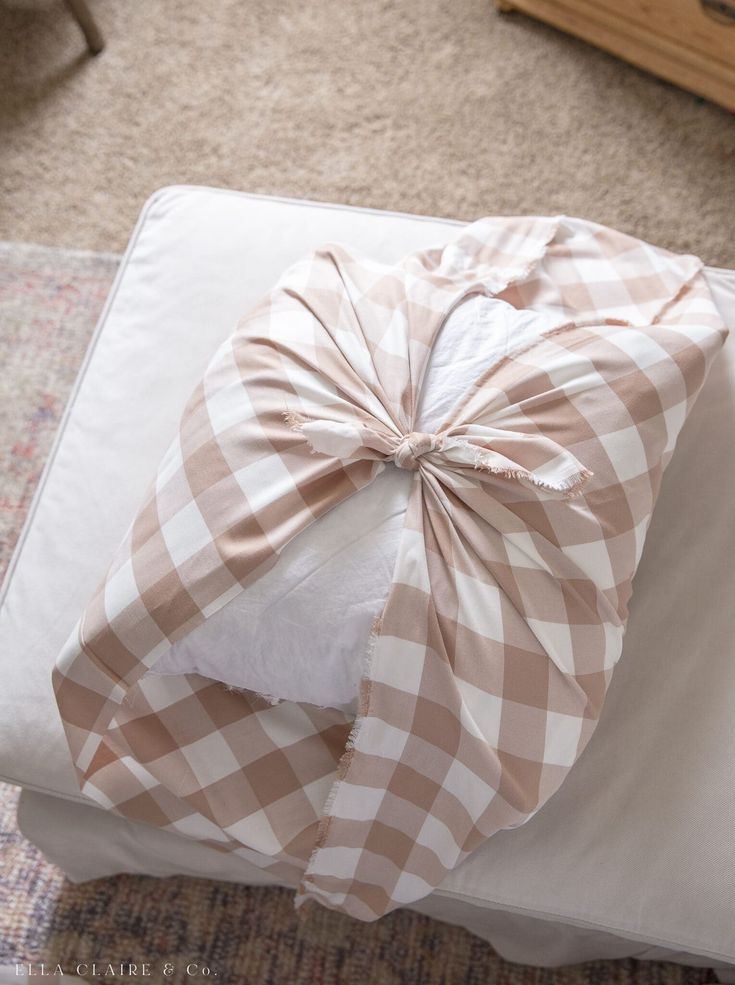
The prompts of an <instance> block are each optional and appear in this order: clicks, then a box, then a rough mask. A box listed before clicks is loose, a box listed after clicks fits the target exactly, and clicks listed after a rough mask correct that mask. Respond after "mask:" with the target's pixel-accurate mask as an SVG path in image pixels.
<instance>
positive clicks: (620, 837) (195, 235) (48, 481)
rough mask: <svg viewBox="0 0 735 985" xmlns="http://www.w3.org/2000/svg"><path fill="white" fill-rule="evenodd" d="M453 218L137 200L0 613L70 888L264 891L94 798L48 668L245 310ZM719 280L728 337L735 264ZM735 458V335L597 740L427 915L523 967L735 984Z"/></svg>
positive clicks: (29, 760) (192, 196)
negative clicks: (575, 966) (322, 249)
mask: <svg viewBox="0 0 735 985" xmlns="http://www.w3.org/2000/svg"><path fill="white" fill-rule="evenodd" d="M453 225H456V224H453V223H450V222H448V221H445V220H436V219H425V218H421V217H416V216H403V215H395V214H389V213H379V212H370V211H366V210H360V209H349V208H340V207H334V206H325V205H317V204H313V203H305V202H295V201H284V200H279V199H269V198H259V197H255V196H248V195H242V194H238V193H234V192H223V191H218V190H213V189H206V188H186V187H174V188H166V189H163V190H162V191H160V192H158V193H156V194H155V195H154V196H153V197H152V198H151V199H150V201H149V202H148V203H147V205H146V206H145V208H144V210H143V213H142V216H141V218H140V221H139V223H138V226H137V228H136V230H135V233H134V235H133V238H132V240H131V243H130V246H129V248H128V251H127V253H126V256H125V259H124V261H123V263H122V266H121V269H120V273H119V275H118V278H117V281H116V283H115V286H114V288H113V290H112V293H111V296H110V300H109V301H108V304H107V307H106V309H105V311H104V313H103V315H102V318H101V320H100V324H99V326H98V329H97V332H96V335H95V338H94V341H93V343H92V345H91V346H90V350H89V353H88V355H87V359H86V361H85V365H84V367H83V369H82V372H81V374H80V377H79V380H78V382H77V386H76V388H75V391H74V394H73V396H72V399H71V402H70V405H69V408H68V409H67V412H66V415H65V418H64V421H63V423H62V425H61V428H60V431H59V437H58V440H57V443H56V446H55V448H54V451H53V453H52V455H51V458H50V461H49V465H48V467H47V469H46V472H45V474H44V477H43V480H42V481H41V483H40V485H39V489H38V492H37V495H36V498H35V500H34V503H33V506H32V508H31V512H30V515H29V518H28V521H27V524H26V527H25V530H24V533H23V536H22V538H21V541H20V543H19V545H18V548H17V550H16V553H15V557H14V559H13V563H12V565H11V567H10V570H9V572H8V576H7V580H6V583H5V586H4V595H3V596H2V599H1V602H2V604H1V607H0V777H1V778H4V779H7V780H9V781H10V782H11V783H17V784H20V785H21V786H23V787H24V788H25V789H24V791H23V794H22V797H21V807H20V824H21V828H22V830H23V831H24V833H25V834H26V835H27V836H28V837H29V838H30V839H31V840H32V841H34V842H35V843H36V844H37V845H38V846H39V847H40V848H41V849H42V850H43V851H44V852H45V853H46V855H47V856H48V857H49V858H50V859H52V860H53V861H54V862H56V863H57V864H58V865H60V866H61V867H62V868H63V869H64V870H65V871H66V872H67V873H68V875H69V876H70V877H71V878H72V879H75V880H82V879H89V878H96V877H99V876H104V875H109V874H112V873H116V872H123V871H124V872H139V873H148V874H153V875H171V874H175V873H184V874H190V875H197V876H209V877H212V878H219V879H230V880H234V881H239V882H243V883H256V882H258V883H264V882H272V881H273V880H272V879H271V878H270V877H268V876H265V875H264V874H263V873H262V872H261V871H260V870H257V869H255V868H253V867H252V866H250V865H249V864H248V863H246V862H244V861H243V860H239V859H237V858H234V857H229V856H222V855H220V854H219V853H217V852H214V851H212V850H210V849H207V848H204V847H202V846H201V845H198V844H195V843H191V842H188V841H184V840H183V839H181V838H179V837H178V836H176V835H173V834H171V833H168V832H165V831H163V830H160V829H157V828H153V827H147V826H145V825H142V824H135V823H132V822H130V821H126V820H123V819H121V818H118V817H116V816H114V815H112V814H109V813H106V812H104V811H102V810H100V809H98V808H97V807H95V806H94V805H92V804H90V802H89V801H87V800H86V799H85V798H83V797H82V796H81V794H80V793H79V792H78V789H77V785H76V781H75V778H74V775H73V772H72V767H71V763H70V760H69V756H68V752H67V747H66V742H65V740H64V735H63V731H62V726H61V722H60V720H59V718H58V714H57V712H56V706H55V702H54V699H53V694H52V690H51V677H50V675H51V668H52V665H53V663H54V660H55V657H56V654H57V652H58V650H59V649H60V647H61V645H62V643H63V641H64V640H65V638H66V636H67V635H68V633H69V631H70V629H71V627H72V626H73V624H74V622H75V620H76V618H77V616H78V615H79V613H80V611H81V609H82V608H83V606H84V605H85V603H86V602H87V600H88V598H89V596H90V595H91V593H92V591H93V589H94V587H95V585H96V583H97V582H98V580H99V579H100V578H101V577H102V575H103V573H104V571H105V569H106V567H107V564H108V561H109V559H110V557H111V554H112V551H113V549H114V548H115V547H116V545H117V543H118V542H119V540H120V538H121V536H122V534H123V532H124V530H125V528H126V526H127V524H128V522H129V520H130V518H131V516H132V515H133V513H134V511H135V508H136V506H137V504H138V502H139V500H140V499H141V497H142V495H143V492H144V489H145V487H146V484H147V482H148V480H149V479H150V477H151V475H152V473H153V471H154V468H155V466H156V464H157V462H158V459H159V457H160V455H161V454H162V453H163V451H164V449H165V448H166V446H167V444H168V442H169V440H170V438H171V436H172V435H173V433H174V430H175V427H176V422H177V419H178V416H179V413H180V411H181V408H182V406H183V403H184V401H185V399H186V397H187V396H188V394H189V391H190V390H191V389H192V387H193V385H194V383H195V382H196V381H197V379H198V377H199V376H200V374H201V372H202V370H203V368H204V366H205V365H206V363H207V361H208V359H209V356H210V354H211V353H212V351H213V349H214V348H215V346H216V345H217V344H218V343H219V342H220V341H221V340H222V339H223V338H224V337H225V336H226V335H228V334H229V333H230V331H231V330H232V328H233V326H234V324H235V322H236V320H237V319H238V317H239V316H240V315H241V314H243V313H244V311H245V310H246V309H247V308H248V307H249V306H250V305H251V304H252V303H253V302H254V301H255V300H256V299H257V298H258V297H259V296H260V295H261V294H263V293H264V292H265V291H266V290H267V289H268V288H269V287H270V286H271V285H272V284H273V282H274V281H275V280H276V278H277V276H278V275H279V274H280V272H281V271H282V269H283V268H284V267H285V266H286V265H287V264H289V263H291V262H292V261H294V260H295V259H297V258H298V257H299V256H300V255H302V254H303V253H305V252H306V251H307V250H309V249H311V248H313V247H314V246H316V245H317V244H319V243H320V242H322V241H325V240H335V239H336V240H342V241H344V242H348V243H349V244H351V245H352V246H354V247H356V248H358V249H361V250H363V251H365V252H367V253H371V254H374V255H375V256H378V257H380V258H381V259H384V260H394V259H397V258H398V257H399V256H400V255H401V254H403V253H405V252H407V251H409V250H412V249H415V248H417V247H419V246H424V245H426V244H428V243H431V242H435V241H441V240H443V239H446V238H447V235H448V234H451V227H452V226H453ZM708 277H709V280H710V284H711V286H712V289H713V291H714V293H715V298H716V300H717V302H718V305H719V306H720V307H721V310H722V312H723V314H724V315H725V318H726V320H728V321H729V324H730V326H731V327H732V328H733V329H735V272H732V271H723V270H709V271H708ZM172 353H173V354H174V356H173V358H172V356H171V354H172ZM734 449H735V339H730V340H729V341H728V342H727V343H726V345H725V348H724V350H723V354H722V356H721V357H720V358H719V360H718V362H717V364H716V366H715V369H714V371H713V373H712V375H711V377H710V379H709V381H708V383H707V385H706V387H705V389H704V392H703V394H702V396H701V397H700V400H699V402H698V404H697V407H696V408H695V411H694V413H693V414H692V416H691V418H690V420H689V422H688V423H687V425H686V427H685V429H684V432H683V433H682V436H681V439H680V443H679V449H678V451H677V453H676V455H675V456H674V459H673V462H672V464H671V466H670V468H669V470H668V472H667V475H666V478H665V481H664V486H663V490H662V493H661V497H660V500H659V504H658V507H657V510H656V513H655V514H654V520H653V523H652V525H651V531H650V533H649V537H648V542H647V546H646V549H645V553H644V557H643V560H642V562H641V566H640V569H639V573H638V575H637V577H636V590H635V594H634V603H633V609H632V614H631V621H630V626H629V630H628V634H627V637H626V645H625V649H624V654H623V658H622V660H621V662H620V665H619V667H618V670H617V672H616V675H615V678H614V680H613V683H612V686H611V688H610V692H609V696H608V699H607V703H606V706H605V710H604V712H603V715H602V720H601V722H600V725H599V727H598V729H597V732H596V733H595V735H594V737H593V739H592V741H591V742H590V744H589V746H588V748H587V750H586V751H585V753H584V754H583V756H582V758H581V760H580V762H579V763H578V764H577V766H576V767H575V769H574V770H573V771H572V774H571V776H570V777H569V779H568V780H567V782H566V783H565V785H564V787H563V788H562V790H561V791H560V792H559V793H558V794H557V795H556V796H555V797H554V798H552V800H551V801H550V802H549V804H548V805H547V806H545V807H544V808H543V810H542V811H541V812H540V813H539V814H538V815H537V816H536V817H535V818H534V819H533V820H532V821H530V822H529V823H528V824H527V825H525V826H523V827H522V828H519V829H516V830H514V831H507V832H502V833H500V834H498V835H496V836H495V837H494V838H492V839H491V840H490V841H489V842H488V843H486V844H485V845H484V846H483V847H482V848H481V849H479V850H478V852H477V853H476V854H475V855H474V856H472V857H471V858H470V859H469V860H468V861H467V862H466V863H465V864H464V865H463V866H462V867H460V868H459V869H457V870H456V871H455V872H453V873H452V874H451V875H450V877H449V878H448V879H447V880H446V882H445V883H444V885H443V886H442V887H441V888H440V889H439V890H438V891H437V892H436V893H435V894H434V895H433V896H431V897H429V899H427V900H425V901H423V902H422V903H421V904H420V905H419V906H417V907H416V908H417V909H420V910H422V911H423V912H426V913H430V914H431V915H433V916H435V917H438V918H440V919H443V920H447V921H449V922H451V923H457V924H461V925H463V926H465V927H467V928H468V929H469V930H471V931H473V932H475V933H477V934H479V935H480V936H482V937H485V938H486V939H488V940H490V941H491V943H493V944H494V945H495V947H496V948H497V950H498V951H499V952H500V953H501V954H502V955H504V956H505V957H508V958H509V959H511V960H516V961H524V962H528V963H536V964H549V965H554V964H564V963H570V962H575V961H582V960H588V959H592V958H602V957H623V956H627V955H635V956H638V957H647V958H664V957H665V958H669V959H673V960H679V961H682V962H685V963H690V964H699V965H711V966H713V967H718V968H720V971H719V974H720V975H721V977H722V980H732V981H735V643H734V642H733V641H734V640H735V605H733V601H735V564H733V561H732V559H733V558H734V557H735V524H733V522H732V505H731V504H732V495H733V493H732V490H733V489H735V455H733V450H734ZM695 501H696V502H697V510H696V513H694V512H691V513H690V509H689V508H690V506H691V504H692V503H693V502H695ZM728 966H729V967H728ZM728 975H729V976H731V977H730V978H728Z"/></svg>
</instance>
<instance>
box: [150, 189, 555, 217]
mask: <svg viewBox="0 0 735 985" xmlns="http://www.w3.org/2000/svg"><path fill="white" fill-rule="evenodd" d="M171 191H185V192H207V193H209V194H211V193H216V194H218V195H233V196H235V197H236V198H249V199H253V200H254V201H256V202H279V203H281V204H282V205H299V206H306V207H308V208H318V209H327V210H328V211H330V212H357V213H358V214H363V215H375V216H392V217H393V218H394V219H414V220H418V221H419V222H439V223H444V224H445V225H448V226H457V227H462V226H468V225H470V222H469V221H468V220H465V219H449V218H445V217H443V216H434V215H423V214H421V213H413V212H394V211H392V210H389V209H372V208H369V207H367V206H363V205H341V204H340V203H339V202H318V201H315V200H314V199H310V198H288V197H285V196H282V195H259V194H258V193H256V192H241V191H238V190H237V189H236V188H215V187H213V186H211V185H166V186H164V187H163V188H160V189H159V190H158V191H157V192H154V193H153V196H151V198H153V197H155V196H156V195H159V194H161V193H163V192H171ZM537 218H547V217H545V216H539V217H537Z"/></svg>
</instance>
